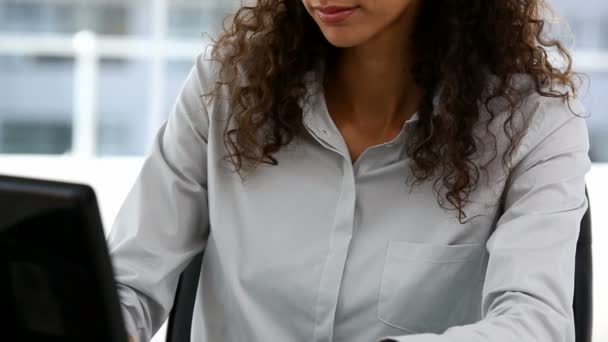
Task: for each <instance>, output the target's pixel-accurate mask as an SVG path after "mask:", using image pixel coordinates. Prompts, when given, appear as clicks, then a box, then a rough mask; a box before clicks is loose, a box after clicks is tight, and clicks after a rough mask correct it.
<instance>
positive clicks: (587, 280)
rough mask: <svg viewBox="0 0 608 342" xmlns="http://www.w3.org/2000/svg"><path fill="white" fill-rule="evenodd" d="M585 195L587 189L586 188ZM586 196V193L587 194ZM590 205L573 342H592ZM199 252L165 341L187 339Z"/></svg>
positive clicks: (580, 251) (580, 253)
mask: <svg viewBox="0 0 608 342" xmlns="http://www.w3.org/2000/svg"><path fill="white" fill-rule="evenodd" d="M585 195H587V189H585ZM587 198H589V196H588V195H587ZM591 255H592V254H591V208H589V209H587V212H586V213H585V215H584V216H583V219H582V221H581V231H580V235H579V238H578V242H577V245H576V270H575V276H574V303H573V305H572V306H573V309H574V325H575V327H576V342H591V332H592V327H593V316H592V314H593V306H592V303H593V302H592V293H593V287H592V286H593V273H592V267H591V265H592V256H591ZM202 260H203V257H202V254H199V255H198V256H196V257H195V258H194V260H192V262H191V263H190V265H188V267H187V268H186V269H185V270H184V272H183V273H182V274H181V276H180V278H179V283H178V285H177V292H176V295H175V303H174V304H173V309H172V310H171V314H170V315H169V325H168V327H167V340H166V342H190V330H191V328H192V314H193V312H194V299H195V298H196V290H197V286H198V280H199V276H200V271H201V265H202Z"/></svg>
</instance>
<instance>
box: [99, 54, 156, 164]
mask: <svg viewBox="0 0 608 342" xmlns="http://www.w3.org/2000/svg"><path fill="white" fill-rule="evenodd" d="M150 70H151V66H150V62H148V61H146V60H125V59H113V60H110V59H102V60H101V61H100V69H99V88H98V108H97V110H98V113H99V114H98V129H97V137H98V144H97V153H98V154H99V155H101V156H106V155H112V156H124V155H142V154H144V153H145V152H147V147H148V146H146V139H147V137H148V130H149V118H148V116H149V115H148V113H149V112H150V108H149V102H150V101H149V91H150V88H149V84H150V76H149V75H150Z"/></svg>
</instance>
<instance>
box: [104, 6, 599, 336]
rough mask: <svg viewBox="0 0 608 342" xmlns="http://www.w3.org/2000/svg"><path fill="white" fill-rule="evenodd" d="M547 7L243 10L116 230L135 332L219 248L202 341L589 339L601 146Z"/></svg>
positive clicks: (201, 297)
mask: <svg viewBox="0 0 608 342" xmlns="http://www.w3.org/2000/svg"><path fill="white" fill-rule="evenodd" d="M544 5H545V3H544V2H543V1H542V0H469V1H454V0H438V1H422V0H302V1H286V0H258V1H257V3H256V4H254V5H251V6H243V7H242V8H241V9H240V10H239V11H238V13H237V15H236V16H235V19H234V22H233V24H232V26H231V27H230V28H229V30H228V31H227V32H225V34H224V35H223V36H221V37H220V38H219V40H218V41H217V42H216V43H215V46H214V48H213V50H212V53H211V54H210V55H202V56H200V57H199V58H198V59H197V61H196V64H195V66H194V68H193V70H192V72H191V73H190V75H189V77H188V79H187V81H186V83H185V85H184V88H183V90H182V92H181V94H180V95H179V98H178V99H177V102H176V105H175V107H174V109H173V112H172V113H171V115H170V118H169V120H168V122H167V123H166V125H165V126H163V127H162V129H161V130H160V132H159V134H158V136H157V139H156V142H155V144H154V147H153V150H152V151H151V153H150V155H149V156H148V158H147V160H146V162H145V164H144V166H143V169H142V171H141V174H140V176H139V178H138V180H137V182H136V184H135V186H134V188H133V190H132V191H131V193H130V194H129V196H128V198H127V200H126V202H125V204H124V206H123V208H122V210H121V212H120V214H119V216H118V218H117V221H116V223H115V226H114V229H113V231H112V235H111V237H110V241H109V244H110V248H111V253H112V256H113V258H114V262H115V265H116V276H117V281H118V284H119V291H120V295H121V301H122V304H123V308H124V312H125V320H126V322H127V326H128V330H129V332H130V333H131V334H132V335H133V336H134V337H135V339H136V340H137V341H148V340H149V339H150V337H151V336H152V334H153V333H154V332H155V331H156V330H157V329H158V328H159V326H160V325H161V324H162V323H163V321H164V320H165V319H166V318H167V315H168V312H169V310H170V309H171V306H172V301H173V296H174V292H175V289H176V283H177V279H178V276H179V274H180V272H181V271H182V270H183V269H184V267H185V266H186V265H187V264H188V262H189V261H190V260H191V259H192V258H193V257H194V256H195V255H196V254H198V253H200V252H203V253H204V259H203V267H202V273H201V279H200V284H199V290H198V296H197V301H196V304H195V314H194V321H193V324H192V326H193V331H192V341H328V342H329V341H349V342H352V341H380V340H394V341H402V342H423V341H424V342H431V341H432V342H448V341H449V342H456V341H458V342H460V341H467V342H476V341H480V342H481V341H484V342H485V341H493V342H507V341H517V342H528V341H530V342H532V341H574V326H573V314H572V305H571V304H572V296H573V275H574V258H575V245H576V240H577V236H578V227H579V223H580V220H581V217H582V215H583V213H584V212H585V210H586V208H587V202H586V200H585V196H584V176H585V174H586V172H587V171H588V170H589V168H590V161H589V159H588V156H587V152H588V138H587V131H586V128H585V122H584V119H582V118H581V114H582V112H583V110H582V108H581V107H580V104H579V103H578V102H577V100H576V99H575V96H576V90H577V83H576V82H575V74H573V72H572V70H571V69H570V63H569V62H570V57H569V55H568V53H567V51H566V50H565V49H564V48H563V47H562V45H561V44H560V43H558V42H557V41H553V40H550V39H548V38H546V36H545V35H544V33H545V32H544V31H543V25H544V21H543V19H542V17H541V16H542V15H544V14H546V13H547V12H546V11H545V10H544ZM550 51H553V52H552V54H553V55H555V56H561V57H562V59H561V61H563V62H566V63H564V64H563V65H557V64H555V59H554V58H551V59H550V58H549V52H550ZM558 62H559V60H558Z"/></svg>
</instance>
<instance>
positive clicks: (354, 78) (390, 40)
mask: <svg viewBox="0 0 608 342" xmlns="http://www.w3.org/2000/svg"><path fill="white" fill-rule="evenodd" d="M415 12H416V8H412V9H411V10H410V9H408V10H407V11H406V12H405V13H404V15H403V16H402V17H401V18H399V20H398V21H396V22H395V23H393V24H392V25H391V26H389V27H388V28H387V29H386V30H384V31H383V32H382V33H381V34H379V35H377V36H376V37H373V38H372V39H370V40H369V41H367V42H366V43H364V44H362V45H359V46H356V47H352V48H347V49H342V50H340V52H339V53H338V55H337V58H336V60H335V63H332V66H330V67H329V68H328V70H326V71H327V74H326V76H327V77H326V88H325V89H326V93H325V95H326V97H327V98H328V101H331V102H332V104H333V105H332V107H333V108H334V110H333V111H332V115H337V116H340V120H341V121H343V122H344V121H347V122H350V123H352V124H354V125H356V126H361V127H370V129H371V128H378V129H387V128H388V127H389V126H392V127H396V126H400V125H401V124H403V122H405V121H406V120H407V119H409V118H410V117H411V116H412V115H413V114H414V112H416V110H417V109H418V108H417V107H418V102H419V99H420V97H421V93H422V92H421V90H420V89H419V87H418V86H417V85H416V83H415V82H414V80H413V78H412V76H411V72H410V69H411V67H412V63H413V58H412V55H411V51H412V50H411V48H410V41H409V36H410V35H411V31H412V29H413V26H414V25H413V22H414V19H415V17H414V13H415Z"/></svg>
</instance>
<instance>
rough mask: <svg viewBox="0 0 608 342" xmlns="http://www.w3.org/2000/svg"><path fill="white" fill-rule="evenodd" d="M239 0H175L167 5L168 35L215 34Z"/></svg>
mask: <svg viewBox="0 0 608 342" xmlns="http://www.w3.org/2000/svg"><path fill="white" fill-rule="evenodd" d="M240 3H241V1H240V0H221V1H220V0H215V1H209V0H207V1H198V0H175V1H170V6H169V17H168V21H169V28H168V32H169V36H170V37H171V38H176V39H184V38H190V39H197V38H200V37H201V36H202V35H203V34H210V35H211V36H215V35H217V33H218V32H219V31H220V29H221V27H222V23H223V20H224V18H226V16H228V15H230V14H233V13H234V11H235V9H236V8H238V6H239V5H240Z"/></svg>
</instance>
